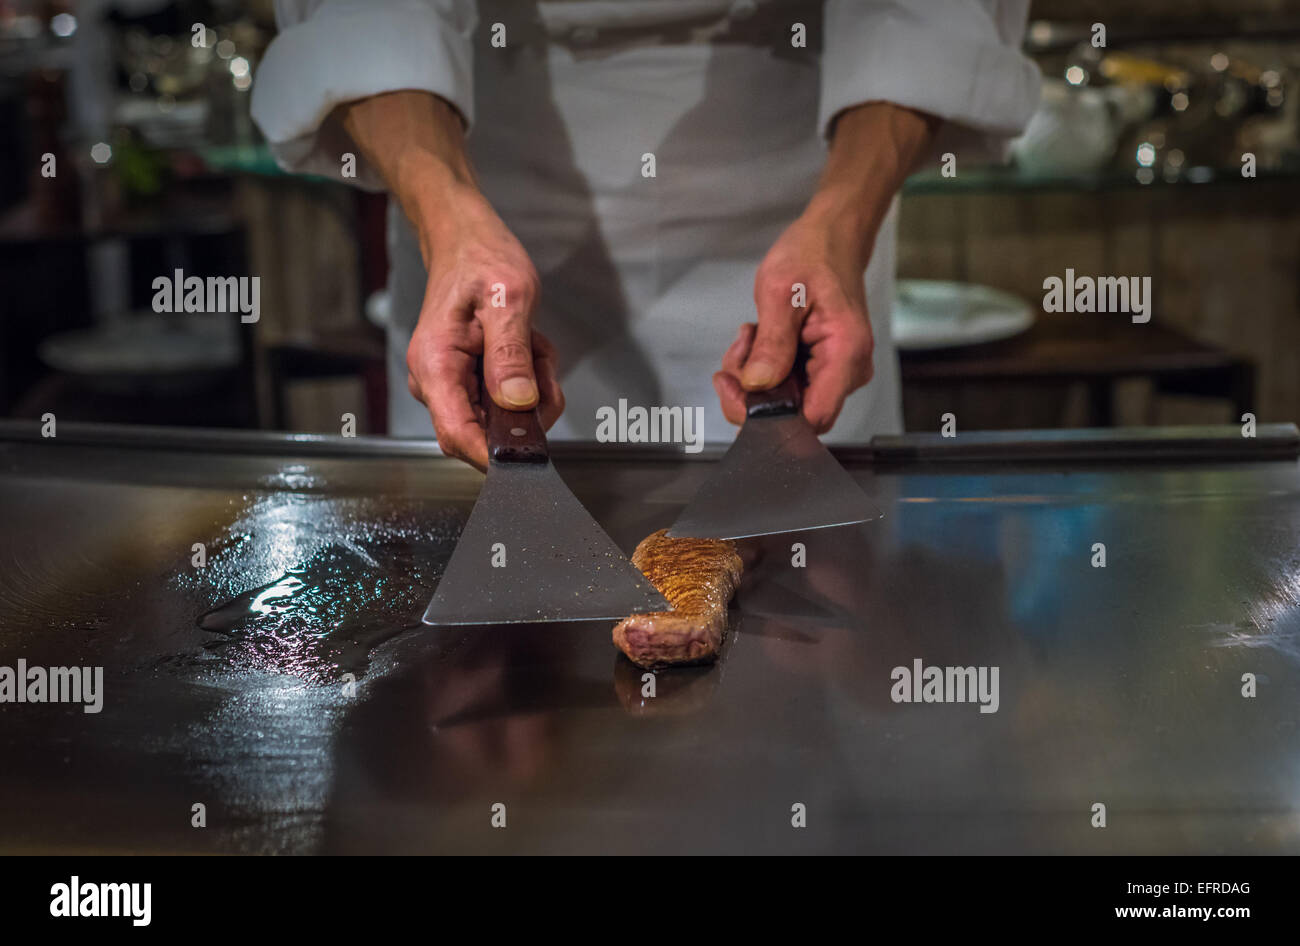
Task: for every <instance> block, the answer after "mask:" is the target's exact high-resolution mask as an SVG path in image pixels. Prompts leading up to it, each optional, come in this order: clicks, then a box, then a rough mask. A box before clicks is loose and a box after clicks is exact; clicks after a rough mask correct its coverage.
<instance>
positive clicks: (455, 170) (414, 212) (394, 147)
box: [339, 90, 479, 263]
mask: <svg viewBox="0 0 1300 946" xmlns="http://www.w3.org/2000/svg"><path fill="white" fill-rule="evenodd" d="M339 111H340V117H341V118H342V123H343V129H344V131H345V132H347V134H348V136H349V137H350V138H351V139H352V140H353V142H355V143H356V146H357V148H358V149H360V151H361V152H362V154H363V155H364V156H365V158H366V160H367V161H369V162H370V163H371V164H372V165H373V166H374V167H375V168H377V169H378V171H379V173H380V175H381V176H382V177H383V179H384V182H385V183H386V184H387V185H388V188H389V190H390V191H392V193H393V196H394V197H395V198H396V199H397V201H398V203H399V204H400V205H401V207H402V210H403V211H404V212H405V214H406V216H407V218H408V219H409V220H410V221H411V225H412V226H413V227H414V228H415V232H416V236H417V237H418V239H419V241H420V250H421V253H422V254H423V255H424V259H425V262H426V263H427V262H428V261H429V257H430V253H431V251H432V250H433V248H434V247H435V246H437V245H438V244H439V243H441V242H444V241H445V239H446V238H448V237H449V235H450V234H451V233H452V231H453V229H454V228H455V226H456V225H457V222H458V221H457V215H456V214H455V213H454V212H453V209H452V208H454V207H455V206H456V205H457V204H458V202H460V201H461V200H462V199H463V198H466V197H478V196H479V192H478V185H477V182H476V180H475V178H474V172H473V169H472V168H471V167H470V163H469V158H468V157H467V155H466V153H465V132H464V127H463V125H462V123H461V118H460V114H459V113H458V112H457V111H456V110H455V109H454V108H452V106H450V105H449V104H447V102H445V101H444V100H443V99H441V98H439V97H438V96H436V95H433V94H432V93H430V92H418V91H413V90H400V91H396V92H387V93H385V94H383V95H375V96H372V97H370V98H366V99H358V100H357V101H355V102H349V103H347V104H346V105H342V106H340V107H339Z"/></svg>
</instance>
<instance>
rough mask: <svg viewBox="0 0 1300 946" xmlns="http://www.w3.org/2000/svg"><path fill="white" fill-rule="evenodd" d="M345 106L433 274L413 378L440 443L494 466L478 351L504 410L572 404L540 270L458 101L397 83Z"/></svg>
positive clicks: (415, 339) (347, 125) (547, 416)
mask: <svg viewBox="0 0 1300 946" xmlns="http://www.w3.org/2000/svg"><path fill="white" fill-rule="evenodd" d="M338 111H339V117H340V119H341V121H342V127H343V131H344V133H345V134H346V136H347V137H349V138H351V139H352V141H354V142H355V143H356V145H357V146H358V147H359V148H360V149H361V151H362V153H363V154H364V155H365V157H366V159H367V160H368V161H369V162H370V164H372V165H373V166H374V167H375V168H376V169H377V170H378V172H379V174H380V176H381V177H382V178H383V179H384V181H385V183H387V184H388V187H389V190H390V191H391V192H392V194H393V196H394V197H396V198H397V201H398V203H399V204H401V207H402V210H403V211H404V212H405V213H406V217H407V219H408V220H410V221H411V225H412V226H413V227H414V229H415V232H416V235H417V236H418V237H419V241H420V253H421V255H423V257H424V265H425V268H426V269H427V270H428V272H429V282H428V285H427V286H426V287H425V290H424V305H423V307H422V308H421V309H420V320H419V322H418V323H417V324H416V326H415V332H414V334H412V336H411V344H410V345H409V346H408V347H407V349H406V368H407V376H406V383H407V386H408V387H409V388H410V389H411V393H412V394H414V395H415V396H416V398H418V399H419V400H420V401H422V402H423V403H424V406H425V407H427V408H428V409H429V414H430V415H431V416H432V417H433V429H434V431H435V432H436V433H437V434H438V445H439V446H440V447H441V448H442V450H443V452H444V453H447V454H450V455H451V456H454V457H459V458H460V459H462V460H465V461H467V462H469V463H472V464H474V465H475V466H476V467H478V468H479V469H480V470H486V469H487V464H488V452H487V438H486V436H485V435H484V432H483V431H484V427H483V410H482V407H481V406H480V404H479V378H478V359H479V358H480V357H482V359H483V374H484V378H485V380H486V382H487V389H488V391H489V392H490V394H491V397H492V400H494V401H495V402H496V403H497V404H498V405H500V406H501V407H504V408H506V409H508V410H516V411H521V410H531V409H532V408H534V407H535V408H537V410H538V413H539V414H540V415H541V420H542V425H543V426H544V427H547V428H549V427H550V426H551V425H552V424H554V423H555V420H556V418H557V417H559V416H560V412H561V411H562V410H564V395H563V394H561V393H560V383H559V379H558V377H557V372H556V362H555V349H553V348H552V347H551V344H550V342H548V341H547V340H546V339H545V338H543V337H542V336H541V334H539V333H538V332H535V331H533V328H532V318H533V307H534V306H535V305H536V303H537V291H538V280H537V270H535V269H534V268H533V264H532V261H531V260H530V259H529V258H528V254H527V253H526V252H524V248H523V247H522V246H520V245H519V241H518V240H516V239H515V237H514V234H512V233H511V232H510V230H509V229H507V227H506V225H505V224H504V223H502V221H501V218H500V217H498V216H497V214H496V211H494V210H493V209H492V207H491V205H489V204H488V202H487V199H486V198H485V197H484V196H483V194H482V193H481V192H480V191H479V189H478V184H477V182H476V181H475V178H474V171H473V169H472V168H471V167H470V164H469V158H468V157H467V155H466V152H465V135H464V122H463V120H462V119H461V117H460V113H459V112H457V111H456V109H455V108H454V107H453V106H452V105H451V104H450V103H448V102H446V101H445V100H443V99H441V98H439V97H438V96H436V95H433V94H432V93H429V92H419V91H415V90H413V89H399V90H397V91H395V92H385V93H382V94H380V95H373V96H370V97H369V98H364V99H357V100H356V101H353V102H347V103H345V104H343V105H341V106H339V110H338Z"/></svg>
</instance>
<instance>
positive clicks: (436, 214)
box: [393, 155, 484, 265]
mask: <svg viewBox="0 0 1300 946" xmlns="http://www.w3.org/2000/svg"><path fill="white" fill-rule="evenodd" d="M401 166H402V169H401V171H400V177H399V181H400V183H399V184H398V186H396V187H394V188H393V193H394V195H395V196H396V197H397V199H398V202H399V203H400V204H401V206H402V210H403V211H404V212H405V214H406V217H407V219H408V220H410V221H411V226H412V227H413V228H414V230H415V234H416V238H417V239H418V241H419V246H420V253H421V255H422V256H423V258H424V262H425V265H428V263H429V260H430V258H431V256H432V255H433V254H434V253H438V252H443V251H445V248H446V247H448V246H450V245H451V244H453V243H454V242H455V241H456V240H457V239H458V234H459V233H461V232H462V231H463V230H464V228H465V225H466V223H467V222H468V221H469V220H471V219H474V218H476V217H477V216H479V215H480V214H481V212H482V205H483V204H484V199H483V195H482V194H481V193H480V192H479V189H478V186H477V185H476V184H475V182H474V180H473V177H472V176H471V175H469V174H467V173H462V172H461V171H459V170H458V169H456V168H455V167H452V166H450V165H448V164H447V163H446V162H445V161H443V160H442V159H441V158H438V157H435V156H429V155H423V156H410V157H407V158H405V159H403V160H402V161H401Z"/></svg>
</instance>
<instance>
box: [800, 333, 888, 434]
mask: <svg viewBox="0 0 1300 946" xmlns="http://www.w3.org/2000/svg"><path fill="white" fill-rule="evenodd" d="M826 321H827V322H829V323H830V325H829V326H827V325H824V324H823V322H822V320H821V319H820V318H817V319H815V320H812V319H810V325H809V331H808V332H807V333H806V337H805V341H806V342H808V344H809V356H808V365H807V371H808V386H807V388H806V389H805V390H804V395H803V415H804V417H805V418H807V420H808V423H809V424H811V425H812V427H813V429H815V430H816V431H817V433H819V434H824V433H826V431H828V430H830V429H831V427H832V426H833V425H834V423H835V421H836V419H837V418H838V417H839V415H840V411H841V410H842V409H843V407H844V401H845V399H846V398H847V397H848V396H849V395H850V394H852V393H853V392H854V391H856V390H857V389H858V388H860V387H862V386H863V385H864V384H866V383H867V382H868V381H870V380H871V375H872V370H873V369H872V364H871V353H872V338H871V325H870V323H869V322H868V321H867V318H866V315H865V313H859V312H857V311H856V310H852V309H845V310H842V311H841V312H839V313H833V314H831V315H830V316H829V317H828V319H827V320H826Z"/></svg>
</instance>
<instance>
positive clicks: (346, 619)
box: [0, 424, 1300, 853]
mask: <svg viewBox="0 0 1300 946" xmlns="http://www.w3.org/2000/svg"><path fill="white" fill-rule="evenodd" d="M26 426H30V425H26ZM0 434H2V435H3V436H4V438H5V439H3V440H0V508H3V515H4V523H3V527H2V528H3V537H4V542H3V547H2V550H0V666H9V667H13V666H15V665H16V664H17V661H18V660H19V659H23V660H25V661H26V662H27V664H28V665H32V666H69V665H84V666H102V667H103V668H104V685H103V709H102V712H100V713H97V714H92V713H85V712H83V710H82V707H81V706H80V705H52V704H14V703H0V752H2V753H3V758H4V759H5V764H4V765H3V766H0V847H2V848H3V849H4V850H6V851H51V850H64V851H67V850H73V851H180V852H189V851H193V852H231V851H253V852H270V851H278V852H309V851H325V852H334V851H346V852H351V851H404V852H422V851H447V852H484V853H490V852H537V851H556V852H585V851H620V852H644V851H653V852H661V851H662V852H667V851H679V850H692V851H701V850H703V851H747V852H812V851H843V852H849V851H876V852H904V851H907V852H1004V851H1005V852H1022V851H1023V852H1098V853H1100V852H1189V853H1230V852H1290V853H1295V852H1297V851H1300V729H1297V718H1298V717H1300V467H1298V466H1297V461H1296V458H1295V436H1294V429H1293V428H1291V429H1285V428H1283V429H1271V430H1270V431H1263V430H1261V439H1260V441H1259V442H1257V443H1248V442H1245V441H1240V440H1238V442H1236V443H1232V442H1231V441H1228V440H1222V439H1220V440H1218V441H1215V442H1214V443H1215V444H1216V446H1213V447H1212V448H1211V449H1209V450H1205V449H1197V448H1196V444H1195V443H1192V444H1191V447H1190V448H1187V445H1186V444H1184V443H1182V442H1178V443H1175V444H1174V446H1175V447H1176V448H1177V449H1172V448H1171V449H1170V451H1169V452H1168V454H1167V455H1165V456H1164V457H1163V458H1162V457H1161V456H1160V453H1161V447H1160V442H1159V441H1149V440H1147V439H1144V438H1130V439H1129V441H1128V442H1125V440H1124V438H1123V437H1121V438H1118V439H1111V440H1109V441H1106V440H1097V439H1094V440H1092V441H1089V440H1087V438H1084V439H1082V440H1079V441H1070V440H1069V439H1068V438H1066V439H1065V440H1063V439H1062V438H1061V437H1060V436H1057V437H1056V438H1054V439H1053V438H1043V439H1039V440H1037V441H1031V442H1029V443H1028V444H1022V445H1020V446H1019V447H1012V448H1005V445H1002V446H1000V445H999V444H997V443H984V444H982V445H981V444H978V443H974V442H972V443H973V444H974V447H973V448H972V449H971V450H969V451H968V456H967V457H966V458H965V459H955V460H945V459H942V457H943V456H944V453H943V445H942V444H937V443H933V442H928V441H925V440H924V438H922V439H921V440H907V439H904V440H901V441H900V440H894V439H891V440H888V441H882V442H881V443H880V444H878V445H877V448H876V449H875V450H863V451H858V452H857V453H852V454H845V453H841V454H839V456H840V459H841V460H843V461H844V462H845V465H846V467H847V468H848V469H849V470H850V472H851V473H852V474H853V476H854V478H855V479H856V480H857V482H858V483H859V484H860V485H861V486H862V488H863V489H864V491H865V492H866V493H867V494H868V495H869V496H870V497H871V498H872V499H873V500H874V502H875V503H876V504H877V505H878V506H879V507H880V508H881V509H882V511H883V512H884V518H883V519H881V520H878V521H876V522H873V523H870V524H868V525H866V526H861V527H852V528H847V529H828V530H819V531H815V532H808V533H804V534H796V535H785V536H774V537H770V538H768V539H765V540H762V541H761V543H759V545H758V546H756V547H757V548H759V549H761V559H760V560H759V561H758V562H757V564H755V565H754V566H753V567H752V568H751V569H750V571H749V572H748V573H747V575H746V578H745V582H744V585H743V586H742V589H741V592H740V595H739V597H738V599H737V602H736V606H735V607H734V609H733V614H732V634H731V635H730V637H729V640H728V644H727V646H726V649H725V652H724V654H723V657H722V659H721V660H720V662H719V663H718V664H717V665H716V666H714V667H712V668H696V669H690V670H685V671H665V672H661V673H660V674H659V675H658V677H657V680H656V684H657V696H656V697H655V698H653V699H647V698H643V697H642V687H643V682H642V674H641V671H639V670H637V669H636V668H634V667H632V666H631V665H630V664H628V663H627V662H626V661H625V660H623V659H622V658H621V657H619V656H618V655H617V654H616V652H615V651H614V649H613V646H612V644H611V643H610V638H609V632H608V628H602V627H595V628H593V626H591V625H551V626H548V627H546V628H545V629H544V630H543V629H539V628H536V627H529V626H521V625H514V626H503V627H478V628H455V629H438V630H434V629H430V628H426V627H422V626H420V625H419V618H420V614H421V611H422V609H423V607H424V604H425V602H426V601H427V600H428V598H429V595H430V593H431V592H432V590H433V588H434V587H435V585H436V582H437V578H438V575H439V574H440V570H441V568H442V567H443V565H444V564H445V562H446V560H447V557H448V555H449V554H450V551H451V549H452V547H453V545H454V542H455V538H456V535H457V532H458V529H459V526H460V524H461V523H462V522H463V520H464V517H465V515H466V514H467V513H468V510H469V509H470V507H471V505H472V503H473V499H474V496H475V493H476V491H477V488H478V483H479V477H478V476H477V474H474V473H472V472H471V471H469V470H467V469H464V468H462V467H461V466H460V465H458V464H456V463H453V462H451V461H446V460H442V459H437V458H434V457H433V456H432V455H431V454H430V451H429V450H428V448H427V447H422V446H418V445H417V446H411V445H407V446H394V447H386V446H382V445H378V444H373V443H366V442H364V441H355V442H342V443H340V442H337V441H331V440H328V439H326V438H307V439H299V440H294V439H291V438H275V437H250V436H246V435H226V436H216V437H208V436H204V435H196V434H186V433H182V434H180V435H175V434H172V435H162V434H148V433H145V434H138V433H136V434H127V433H125V432H121V431H111V430H110V431H97V432H96V431H75V430H71V429H70V428H69V429H68V430H66V431H65V428H64V427H62V426H61V427H60V436H59V438H58V439H57V440H56V441H42V440H40V439H39V438H35V439H33V438H32V437H31V431H29V430H26V429H25V427H24V428H22V429H20V428H18V427H16V426H15V425H12V424H10V425H7V426H6V427H4V429H3V431H0ZM77 441H82V442H81V443H78V442H77ZM87 441H96V442H94V443H91V442H87ZM1169 442H1173V441H1169ZM1080 444H1082V445H1080ZM974 448H978V449H974ZM340 451H344V452H347V453H348V456H338V455H337V454H338V453H339V452H340ZM1180 451H1181V452H1180ZM1216 451H1217V455H1216ZM557 454H558V455H557V466H558V468H559V469H560V472H561V474H562V475H563V476H564V478H565V480H566V482H567V483H568V484H569V485H570V486H571V487H572V489H573V490H574V492H575V494H576V495H577V496H578V498H579V499H580V500H581V501H582V503H583V504H584V505H585V506H586V507H587V508H588V509H589V510H590V511H591V512H592V514H593V515H594V516H595V517H596V518H597V519H598V520H599V521H600V523H601V524H602V525H603V526H604V527H605V528H606V530H607V531H608V532H609V533H610V535H611V536H612V537H613V538H614V539H615V541H617V542H618V543H619V544H620V546H621V547H622V548H623V550H624V551H630V550H631V549H632V547H633V546H634V545H635V543H636V542H637V541H638V540H639V539H640V538H641V537H643V536H644V535H645V534H647V533H648V532H650V531H653V530H654V529H658V528H662V527H664V526H667V525H668V524H670V523H671V522H672V521H673V520H674V518H675V517H676V515H677V514H678V512H679V511H680V510H681V508H682V507H683V505H684V504H685V502H686V500H687V499H689V498H690V496H691V495H692V494H693V492H694V490H695V489H696V487H697V486H698V484H699V483H700V482H702V481H703V479H704V478H705V477H706V476H707V474H708V473H709V471H710V469H711V467H712V465H713V464H711V463H709V462H699V461H690V460H684V459H680V458H663V457H659V456H635V455H630V456H617V455H615V454H612V453H610V452H608V451H606V452H602V453H600V454H591V453H583V452H581V451H575V452H573V453H571V454H567V455H566V454H563V453H559V452H558V451H557ZM1193 454H1196V456H1195V457H1193V456H1192V455H1193ZM1052 456H1060V457H1063V459H1056V460H1053V459H1051V457H1052ZM1138 456H1143V457H1146V459H1141V460H1139V459H1135V457H1138ZM1033 457H1037V458H1036V459H1033ZM796 542H798V543H802V544H803V546H804V547H805V552H806V567H803V568H797V567H793V566H792V563H791V562H792V558H793V557H794V556H795V554H796V553H795V552H792V544H793V543H796ZM195 543H201V544H202V545H203V554H204V557H205V565H204V567H202V568H198V567H195V565H194V564H193V560H194V558H195V556H196V555H197V554H198V553H197V552H196V551H195V550H194V548H193V547H194V544H195ZM1097 543H1103V544H1104V545H1105V552H1106V566H1105V567H1104V568H1098V567H1093V564H1092V562H1093V560H1094V557H1095V554H1096V553H1095V550H1094V546H1095V545H1096V544H1097ZM918 660H919V661H921V662H922V664H923V665H924V666H940V667H943V666H982V667H989V668H992V667H996V668H998V680H999V688H998V692H997V711H996V712H980V706H979V704H977V703H974V702H966V703H943V704H940V703H899V702H894V701H893V699H891V691H893V690H894V688H895V682H894V680H893V679H892V677H893V671H894V668H897V667H905V668H909V669H910V668H912V667H914V665H915V664H914V662H915V661H918ZM1247 673H1249V674H1254V675H1255V680H1256V685H1257V695H1256V696H1254V697H1253V698H1248V697H1244V696H1243V695H1242V691H1243V686H1244V684H1243V679H1242V678H1243V674H1247ZM349 674H350V675H351V677H349V676H348V675H349ZM353 679H355V683H352V680H353ZM497 803H500V804H503V805H505V811H506V816H507V818H508V829H506V830H501V829H496V828H493V827H492V824H491V819H492V806H493V805H495V804H497ZM1097 803H1102V804H1104V805H1105V806H1106V813H1107V826H1106V827H1105V828H1104V829H1099V828H1094V827H1092V826H1091V820H1092V808H1093V806H1094V805H1095V804H1097ZM195 804H203V805H205V806H206V812H207V827H206V828H203V829H196V828H193V827H191V817H192V815H191V812H192V806H194V805H195ZM796 804H802V805H804V806H806V811H807V827H806V828H802V829H796V828H793V827H792V826H791V818H792V814H791V812H792V806H794V805H796Z"/></svg>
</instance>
